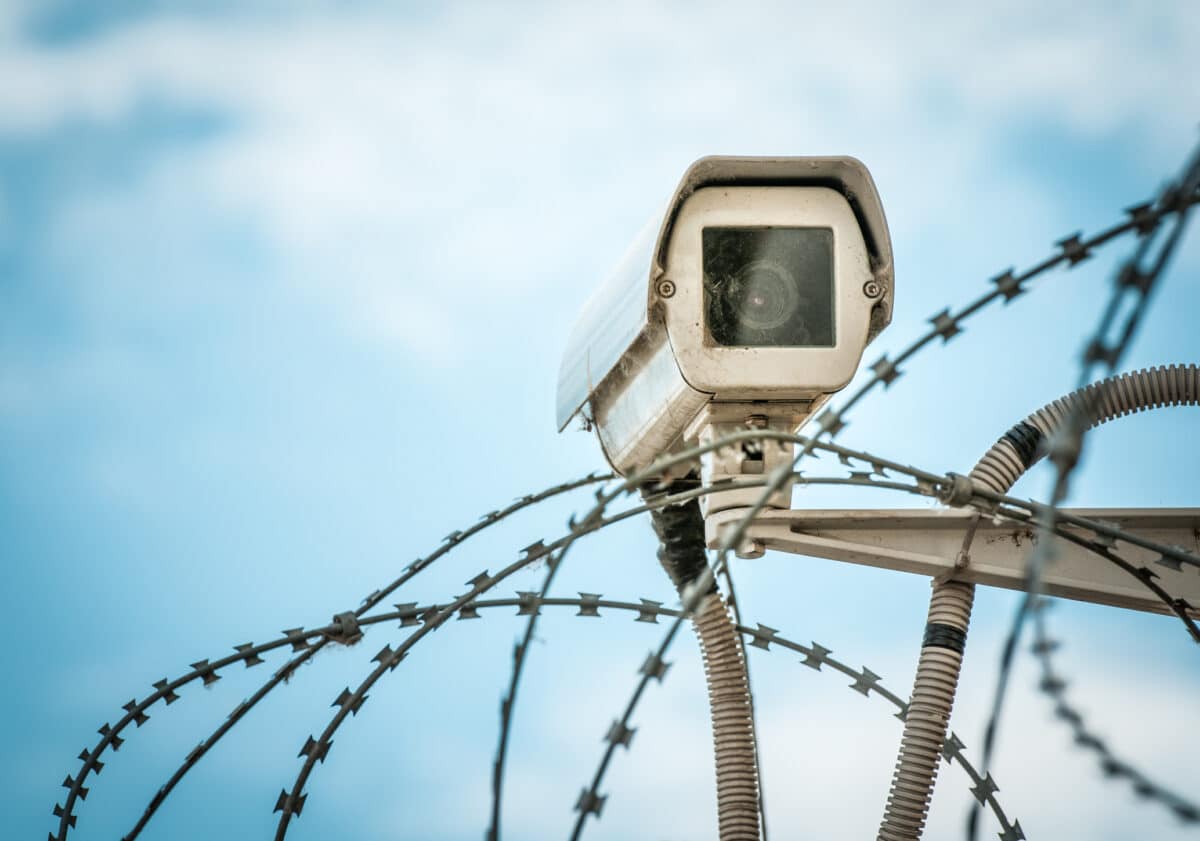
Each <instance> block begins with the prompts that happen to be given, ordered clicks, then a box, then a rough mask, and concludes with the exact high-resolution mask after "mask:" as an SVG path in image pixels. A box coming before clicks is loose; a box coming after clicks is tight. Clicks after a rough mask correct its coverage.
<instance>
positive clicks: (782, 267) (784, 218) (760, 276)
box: [558, 157, 893, 475]
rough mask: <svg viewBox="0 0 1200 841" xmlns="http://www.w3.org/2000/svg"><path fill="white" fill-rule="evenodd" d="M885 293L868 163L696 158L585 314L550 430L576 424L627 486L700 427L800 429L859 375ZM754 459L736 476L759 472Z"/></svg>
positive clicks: (879, 224) (888, 261) (886, 306)
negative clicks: (585, 428) (581, 422)
mask: <svg viewBox="0 0 1200 841" xmlns="http://www.w3.org/2000/svg"><path fill="white" fill-rule="evenodd" d="M892 296H893V269H892V249H891V240H890V237H889V235H888V229H887V222H886V220H885V218H884V215H883V208H882V206H881V205H880V203H879V196H878V194H877V193H876V191H875V185H874V182H873V181H872V180H871V176H870V174H869V173H868V172H867V169H866V167H865V166H863V164H862V163H860V162H859V161H857V160H855V159H853V158H846V157H836V158H729V157H710V158H703V159H701V160H699V161H697V162H696V163H694V164H693V165H692V166H691V167H690V168H689V169H688V171H687V172H686V173H685V174H684V177H683V180H682V181H681V183H680V185H679V187H678V189H677V190H676V191H675V194H674V195H673V196H672V198H671V201H670V203H669V204H668V206H667V210H666V213H665V214H664V215H663V217H661V218H657V217H656V218H655V219H654V220H652V222H651V224H650V225H648V226H647V227H646V228H645V229H644V230H643V231H642V233H641V234H640V235H639V236H638V238H637V240H635V242H634V244H633V246H632V247H631V249H630V250H629V252H628V254H627V255H626V257H625V259H624V260H623V261H622V262H621V264H620V265H619V266H618V268H617V270H616V271H615V272H614V273H613V274H612V275H611V276H610V278H609V279H608V281H607V282H606V283H605V284H604V285H603V286H602V287H600V289H598V290H597V291H596V293H595V294H594V295H593V296H592V297H591V299H590V300H589V301H588V303H587V304H586V305H585V307H584V310H583V312H582V314H581V315H580V318H579V321H578V322H577V323H576V325H575V328H574V330H573V331H572V334H571V338H570V340H569V343H568V346H567V350H566V353H565V354H564V356H563V361H562V367H561V368H560V371H559V380H558V426H559V430H560V431H561V430H562V429H564V428H566V426H567V425H568V424H569V423H570V422H571V419H572V418H573V417H575V416H576V415H577V414H580V413H582V415H583V417H584V419H585V421H586V423H587V425H589V426H594V427H595V428H596V430H597V432H598V434H599V438H600V443H601V446H602V448H603V450H604V454H605V456H606V458H607V459H608V461H609V463H610V464H611V465H612V466H613V468H614V469H615V470H616V471H617V472H618V473H621V474H623V475H629V474H631V473H633V472H635V471H639V470H643V469H645V468H646V467H647V466H648V465H650V464H651V463H652V462H653V461H654V460H655V459H657V458H660V457H661V456H664V455H666V454H669V453H673V452H677V451H679V450H681V449H684V448H686V447H688V446H691V445H694V444H695V443H697V442H698V441H699V440H701V438H702V437H708V436H706V435H704V434H703V430H704V429H706V428H708V429H710V430H711V429H712V428H714V427H716V428H719V429H725V430H727V429H728V428H729V427H731V426H732V427H735V428H736V427H737V426H740V425H744V424H746V423H750V424H752V425H757V426H764V425H769V426H772V427H776V428H781V429H787V430H788V431H795V430H796V429H798V428H799V426H800V425H801V424H802V423H803V422H804V421H805V420H806V419H807V418H809V417H810V416H811V415H812V414H813V413H814V412H816V411H817V410H818V409H819V408H820V406H821V404H823V403H824V402H825V401H826V400H828V398H829V396H830V395H831V394H833V393H834V392H837V391H838V390H840V389H842V388H844V387H845V385H846V384H847V383H848V382H849V381H850V379H851V378H852V377H853V376H854V373H855V371H856V370H857V368H858V364H859V362H860V360H861V358H862V353H863V350H864V349H865V348H866V346H867V343H868V342H869V341H871V340H872V339H873V338H874V337H875V336H876V335H878V333H879V332H880V331H881V330H882V329H883V328H884V327H885V326H887V324H888V323H889V322H890V321H891V310H892ZM710 434H711V433H710ZM751 458H752V459H754V458H755V457H754V454H753V453H751ZM757 460H758V461H759V467H758V468H757V469H756V468H755V467H754V466H753V465H751V466H750V467H749V469H743V470H741V471H739V472H761V470H762V467H763V466H764V465H763V464H762V458H761V456H758V457H757ZM707 467H708V465H706V468H707ZM688 469H689V468H688V467H686V466H685V467H684V468H683V469H682V470H679V471H673V472H687V470H688ZM705 472H706V473H707V472H709V471H708V470H707V469H706V471H705ZM722 472H724V471H722Z"/></svg>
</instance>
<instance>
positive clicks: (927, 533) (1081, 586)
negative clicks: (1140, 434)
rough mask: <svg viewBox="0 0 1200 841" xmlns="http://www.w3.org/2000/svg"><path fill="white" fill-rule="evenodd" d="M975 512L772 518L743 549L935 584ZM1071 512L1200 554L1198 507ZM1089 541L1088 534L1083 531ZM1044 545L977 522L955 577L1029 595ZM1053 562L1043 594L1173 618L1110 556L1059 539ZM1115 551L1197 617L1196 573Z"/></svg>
mask: <svg viewBox="0 0 1200 841" xmlns="http://www.w3.org/2000/svg"><path fill="white" fill-rule="evenodd" d="M743 513H744V512H743V511H739V510H737V509H733V510H727V511H720V512H716V513H714V514H712V515H711V516H709V518H708V520H707V526H708V545H709V546H710V547H713V548H715V547H716V546H717V545H718V544H719V543H720V535H721V532H722V530H723V529H725V528H727V527H728V526H730V525H732V524H733V523H736V522H737V521H738V520H739V519H740V517H741V516H742V514H743ZM974 513H975V512H973V511H970V510H966V509H958V508H942V509H934V510H920V509H866V510H816V511H795V510H767V511H763V512H761V513H760V514H759V515H758V517H756V518H755V520H754V523H753V524H751V526H750V528H749V530H748V531H747V533H746V537H747V540H748V541H751V542H752V544H744V545H743V547H742V548H743V550H744V552H745V554H746V555H747V556H750V557H753V556H754V555H756V554H759V553H760V551H761V550H763V549H775V550H778V551H781V552H788V553H791V554H796V555H807V556H809V557H814V558H828V559H830V560H835V561H848V562H850V563H855V564H865V565H867V566H874V567H882V568H884V569H896V570H902V571H904V572H915V573H919V574H922V575H929V576H938V575H942V574H944V573H948V572H950V571H952V570H954V568H955V559H956V557H957V556H958V554H959V552H960V550H961V548H962V545H963V537H964V535H965V534H966V531H967V528H968V526H969V524H970V521H971V518H972V517H973V516H974ZM1071 513H1073V514H1077V515H1079V516H1081V517H1087V518H1089V519H1094V520H1103V521H1105V522H1107V523H1111V524H1113V525H1116V526H1118V527H1120V528H1121V529H1122V530H1125V531H1129V532H1136V533H1137V534H1139V535H1141V536H1143V537H1145V538H1147V539H1150V540H1154V541H1156V542H1158V543H1161V544H1167V545H1171V546H1178V547H1180V548H1182V549H1184V550H1186V551H1188V552H1191V553H1193V554H1200V508H1146V509H1141V508H1088V509H1071ZM1080 534H1081V536H1086V537H1090V536H1091V534H1090V533H1084V532H1080ZM1037 541H1038V535H1037V534H1036V531H1035V529H1034V527H1033V526H1032V525H1025V524H1016V523H1008V522H1004V523H997V522H994V521H993V520H992V519H991V518H989V517H986V516H985V517H983V518H981V519H980V521H979V525H978V527H977V530H976V533H975V537H974V540H973V541H972V543H971V548H970V552H969V557H968V558H967V559H966V566H965V567H963V568H961V569H960V570H959V571H958V574H957V575H956V577H959V578H961V579H962V580H964V581H973V582H975V583H977V584H987V585H990V586H993V587H1005V588H1007V589H1010V590H1021V589H1023V588H1024V577H1025V563H1026V561H1027V559H1028V557H1029V550H1030V548H1031V547H1032V546H1034V545H1035V544H1036V543H1037ZM1054 541H1055V544H1056V549H1057V552H1056V553H1055V560H1054V561H1053V563H1052V564H1051V565H1050V567H1049V568H1048V569H1047V570H1046V571H1045V574H1044V576H1043V579H1042V581H1043V588H1044V592H1045V593H1046V594H1047V595H1051V596H1061V597H1063V598H1068V599H1078V600H1080V601H1087V602H1096V603H1099V604H1107V605H1114V606H1116V607H1125V608H1130V609H1133V610H1142V611H1148V612H1151V613H1168V612H1169V610H1168V608H1167V606H1166V605H1164V604H1163V602H1162V601H1161V600H1160V599H1159V598H1158V597H1157V596H1155V595H1154V594H1153V593H1151V592H1150V591H1149V590H1147V589H1146V587H1145V586H1144V585H1143V584H1141V582H1140V581H1138V580H1137V579H1136V578H1134V577H1133V576H1131V575H1129V574H1128V573H1126V572H1124V571H1123V570H1121V569H1119V568H1118V567H1117V566H1115V565H1114V564H1112V563H1110V562H1109V561H1107V560H1105V559H1104V558H1102V557H1100V556H1098V555H1096V554H1094V553H1092V552H1089V551H1088V550H1086V549H1084V548H1082V547H1079V546H1076V545H1075V544H1073V543H1070V542H1069V541H1066V540H1063V539H1062V538H1057V537H1056V538H1054ZM1114 551H1115V552H1116V553H1117V554H1119V555H1120V556H1121V557H1122V558H1124V559H1125V560H1127V561H1129V562H1130V563H1132V564H1133V565H1134V566H1146V567H1148V568H1149V569H1151V570H1152V571H1153V572H1154V573H1155V574H1157V575H1158V576H1159V578H1158V583H1159V584H1160V585H1161V586H1162V587H1163V589H1164V590H1166V591H1167V592H1168V593H1170V594H1171V595H1172V596H1173V597H1174V598H1178V599H1185V600H1186V601H1187V602H1188V604H1190V605H1191V606H1192V608H1193V610H1192V614H1193V615H1194V616H1200V611H1197V610H1196V608H1200V570H1197V569H1196V568H1189V567H1187V566H1184V567H1183V569H1182V570H1173V569H1171V568H1170V567H1166V566H1162V565H1160V564H1156V563H1154V561H1155V559H1156V558H1157V557H1158V556H1157V555H1156V554H1155V553H1153V552H1149V551H1147V550H1145V549H1141V548H1140V547H1137V546H1133V545H1131V544H1128V543H1125V542H1123V541H1117V543H1116V545H1115V547H1114Z"/></svg>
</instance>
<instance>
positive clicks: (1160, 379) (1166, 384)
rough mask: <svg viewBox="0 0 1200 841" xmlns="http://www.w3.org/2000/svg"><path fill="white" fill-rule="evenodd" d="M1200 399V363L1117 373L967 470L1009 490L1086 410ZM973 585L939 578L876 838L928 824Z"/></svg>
mask: <svg viewBox="0 0 1200 841" xmlns="http://www.w3.org/2000/svg"><path fill="white" fill-rule="evenodd" d="M1198 404H1200V368H1197V366H1195V365H1165V366H1161V365H1160V366H1158V367H1156V368H1145V369H1142V370H1140V371H1133V372H1131V373H1128V374H1120V375H1118V376H1115V377H1110V378H1108V379H1106V380H1101V381H1100V382H1097V383H1093V384H1091V385H1089V386H1086V387H1084V388H1081V389H1079V390H1077V391H1073V392H1071V393H1070V394H1068V395H1067V396H1066V397H1062V398H1060V399H1058V400H1055V401H1054V402H1053V403H1049V404H1047V405H1045V406H1043V407H1042V408H1041V409H1038V410H1037V411H1036V412H1034V413H1033V414H1031V415H1029V417H1027V418H1025V420H1023V421H1021V422H1020V423H1018V424H1016V425H1015V426H1014V427H1013V428H1012V429H1010V430H1009V431H1008V432H1006V433H1004V435H1003V436H1001V438H1000V440H998V441H997V442H996V443H995V444H993V445H992V448H991V449H990V450H988V451H987V453H985V454H984V456H983V458H981V459H980V460H979V462H978V463H977V464H976V465H975V466H974V467H973V468H972V469H971V472H970V473H969V474H968V475H969V478H970V479H971V481H972V482H973V483H975V484H977V485H980V486H982V487H985V488H987V489H989V490H991V491H993V492H994V493H1001V494H1003V493H1008V491H1009V490H1011V488H1012V486H1013V485H1014V484H1016V481H1017V480H1018V479H1019V478H1021V476H1022V475H1023V474H1024V473H1025V471H1026V470H1028V469H1029V468H1030V467H1031V466H1032V465H1033V464H1035V463H1036V462H1037V461H1038V460H1039V459H1040V458H1041V457H1042V455H1043V449H1042V446H1041V445H1042V442H1043V441H1044V440H1046V439H1047V438H1049V437H1050V436H1051V435H1053V434H1054V433H1055V432H1056V431H1057V430H1058V429H1059V428H1060V427H1061V426H1062V425H1063V424H1064V423H1065V422H1066V420H1067V418H1069V417H1070V416H1071V413H1072V412H1076V411H1078V412H1082V413H1083V418H1084V421H1085V424H1086V427H1087V428H1088V429H1091V428H1093V427H1096V426H1099V425H1100V424H1102V423H1107V422H1108V421H1110V420H1114V419H1116V418H1119V417H1123V416H1125V415H1129V414H1133V413H1136V412H1141V411H1144V410H1146V409H1157V408H1160V407H1162V406H1195V405H1198ZM974 596H975V585H973V584H968V583H965V582H961V581H935V582H934V585H933V596H932V598H931V600H930V605H929V621H928V623H927V624H926V626H925V640H924V643H923V645H922V648H921V657H920V660H919V661H918V663H917V676H916V679H915V681H914V683H913V693H912V699H911V701H910V702H909V709H908V714H907V716H906V717H905V722H904V735H903V737H902V738H901V742H900V755H899V757H898V758H897V760H896V771H895V773H894V775H893V777H892V790H891V793H890V794H889V795H888V804H887V809H886V811H885V812H884V816H883V823H882V825H881V826H880V828H879V835H878V838H879V841H917V839H919V838H920V837H921V832H922V830H923V829H924V826H925V817H926V815H927V813H928V811H929V799H930V796H931V795H932V792H933V784H934V782H935V781H936V779H937V770H938V758H939V756H940V755H941V752H942V746H943V744H944V742H945V738H946V732H947V729H948V727H949V723H950V711H951V709H952V707H953V705H954V693H955V689H956V688H957V685H958V675H959V670H960V669H961V667H962V655H963V650H964V648H965V647H966V638H967V625H968V623H969V622H970V618H971V604H972V602H973V600H974Z"/></svg>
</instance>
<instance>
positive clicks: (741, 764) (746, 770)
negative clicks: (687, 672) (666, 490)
mask: <svg viewBox="0 0 1200 841" xmlns="http://www.w3.org/2000/svg"><path fill="white" fill-rule="evenodd" d="M650 513H651V522H652V524H653V525H654V531H655V533H656V534H657V535H658V539H659V550H658V559H659V561H660V562H661V563H662V565H663V569H665V570H666V572H667V574H668V575H669V576H670V577H671V581H672V582H673V583H674V584H675V587H676V588H677V589H678V590H679V592H680V593H681V594H682V593H683V591H684V588H685V587H687V586H688V585H689V584H690V583H691V582H692V581H695V580H696V579H697V578H698V577H699V576H700V574H701V572H703V571H704V570H705V569H706V568H707V566H708V557H707V555H706V553H705V547H704V516H703V515H702V514H701V512H700V506H699V504H698V503H697V502H696V501H695V500H693V501H691V502H688V503H685V504H683V505H668V506H666V507H664V508H661V509H659V510H657V511H651V512H650ZM692 625H693V627H694V628H695V631H696V636H697V637H698V638H699V640H700V652H701V654H702V655H703V658H704V675H705V679H706V681H707V683H708V706H709V714H710V715H711V717H712V729H713V748H714V752H715V754H716V772H717V822H718V825H719V827H720V839H721V841H759V838H760V824H759V797H758V744H757V741H756V740H755V737H754V712H753V707H752V703H753V702H752V699H751V697H750V681H749V677H748V675H747V671H746V661H745V657H744V654H743V649H742V645H741V640H740V639H739V637H738V633H737V626H736V625H734V623H733V618H732V617H731V616H730V615H729V611H728V610H727V609H726V606H725V600H724V599H723V598H721V594H720V593H719V592H717V589H716V584H715V582H714V584H713V586H712V589H711V590H710V591H709V592H708V593H707V594H705V596H704V598H703V599H702V601H701V602H700V606H699V607H698V608H697V610H696V612H695V614H694V615H693V617H692Z"/></svg>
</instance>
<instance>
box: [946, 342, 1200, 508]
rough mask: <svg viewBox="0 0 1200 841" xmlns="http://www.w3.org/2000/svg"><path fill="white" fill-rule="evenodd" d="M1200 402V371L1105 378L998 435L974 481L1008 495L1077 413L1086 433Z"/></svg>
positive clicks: (1170, 369)
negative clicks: (1146, 412) (1044, 444)
mask: <svg viewBox="0 0 1200 841" xmlns="http://www.w3.org/2000/svg"><path fill="white" fill-rule="evenodd" d="M1197 402H1200V368H1197V366H1195V365H1159V366H1158V367H1156V368H1143V369H1142V370H1140V371H1132V372H1130V373H1128V374H1120V375H1118V376H1115V377H1109V378H1108V379H1106V380H1101V381H1100V382H1097V383H1092V384H1091V385H1089V386H1086V387H1084V388H1081V389H1079V390H1078V391H1073V392H1071V393H1070V394H1068V395H1067V396H1066V397H1062V398H1060V399H1058V400H1055V401H1054V402H1053V403H1048V404H1046V405H1045V406H1043V407H1042V408H1040V409H1038V410H1037V411H1036V412H1034V413H1033V414H1031V415H1030V416H1029V417H1027V418H1025V420H1023V421H1021V422H1020V423H1018V424H1017V425H1016V426H1014V427H1013V428H1012V429H1010V430H1009V431H1008V432H1006V433H1004V435H1003V436H1001V438H1000V440H999V441H997V442H996V443H995V444H993V445H992V448H991V449H990V450H988V451H987V453H985V454H984V456H983V458H981V459H980V460H979V463H978V464H976V465H975V466H974V467H973V468H971V472H970V474H968V475H969V476H970V478H971V481H972V482H975V483H976V484H979V485H982V486H983V487H985V488H987V489H988V490H990V491H993V492H995V493H1008V491H1009V490H1010V489H1011V488H1012V486H1013V485H1014V484H1016V481H1017V479H1019V478H1021V474H1023V473H1024V472H1025V471H1026V470H1028V469H1029V468H1030V467H1031V466H1032V465H1033V464H1034V463H1036V462H1037V461H1038V459H1040V458H1041V457H1042V453H1041V450H1040V445H1041V443H1042V441H1044V440H1045V439H1046V438H1047V437H1049V436H1050V435H1052V434H1053V433H1054V432H1055V431H1056V430H1058V429H1059V428H1060V427H1061V426H1062V424H1063V422H1064V421H1065V420H1066V419H1067V417H1068V416H1069V415H1070V414H1071V412H1072V411H1081V412H1082V413H1083V418H1084V420H1085V421H1086V424H1087V428H1088V429H1091V428H1092V427H1095V426H1099V425H1100V424H1102V423H1107V422H1108V421H1110V420H1113V419H1115V418H1119V417H1122V416H1124V415H1129V414H1133V413H1135V412H1141V411H1144V410H1146V409H1157V408H1159V407H1161V406H1194V405H1196V404H1197Z"/></svg>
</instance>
